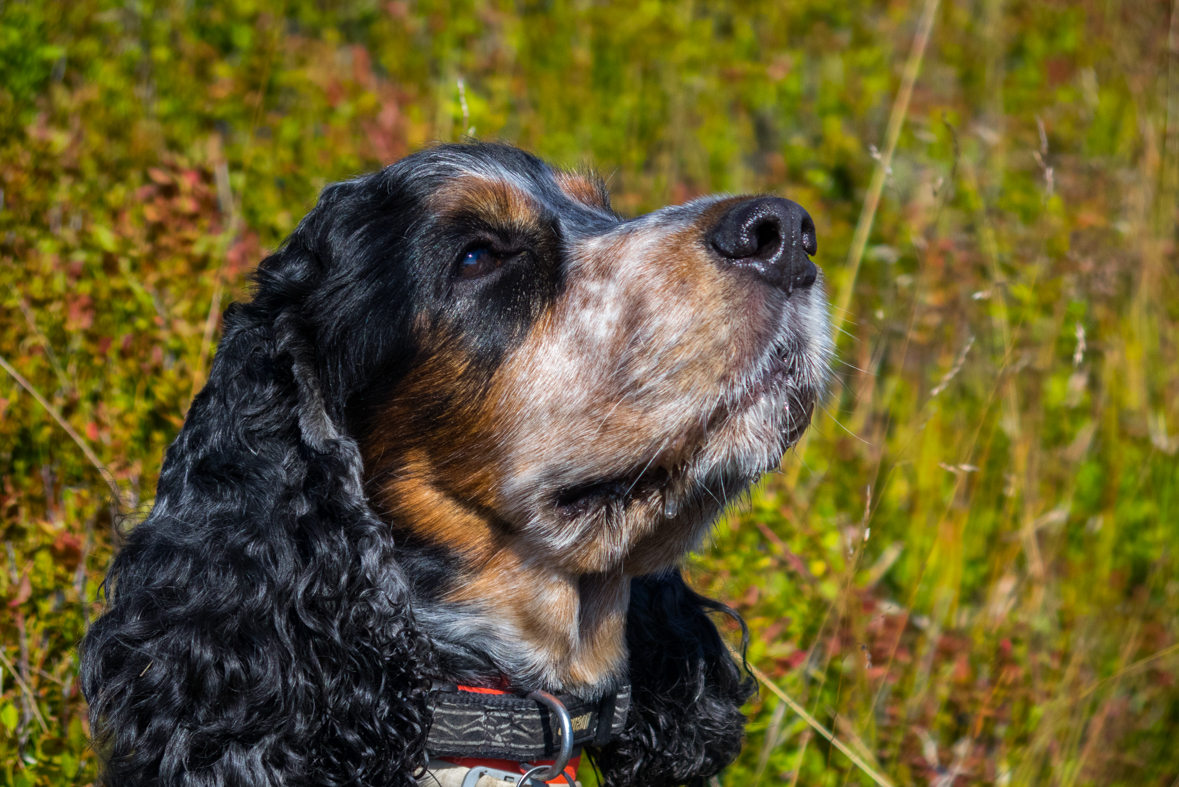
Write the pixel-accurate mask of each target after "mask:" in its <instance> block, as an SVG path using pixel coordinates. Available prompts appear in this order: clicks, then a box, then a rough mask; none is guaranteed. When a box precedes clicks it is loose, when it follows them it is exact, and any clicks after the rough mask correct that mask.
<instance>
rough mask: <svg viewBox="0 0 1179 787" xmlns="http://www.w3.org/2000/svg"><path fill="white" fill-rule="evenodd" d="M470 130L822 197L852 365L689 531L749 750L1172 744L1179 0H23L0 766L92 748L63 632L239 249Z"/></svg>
mask: <svg viewBox="0 0 1179 787" xmlns="http://www.w3.org/2000/svg"><path fill="white" fill-rule="evenodd" d="M927 9H933V11H929V13H930V16H929V19H930V21H931V25H930V27H929V34H928V40H927V41H926V42H925V43H924V44H923V45H922V47H923V48H922V51H921V53H920V54H921V57H920V58H915V57H914V54H915V52H916V51H917V49H918V48H917V47H915V46H914V43H915V41H916V42H917V43H920V41H919V39H920V36H919V32H920V30H921V29H922V28H921V19H922V15H923V13H925V12H926V11H927ZM910 79H911V94H910V95H909V97H907V98H906V93H907V92H908V91H907V90H906V89H905V85H906V84H909V80H910ZM460 80H461V84H462V90H461V93H460V89H459V84H460ZM890 119H891V122H890ZM464 132H470V133H473V134H475V135H477V136H479V137H482V138H502V139H506V140H509V141H513V142H516V143H518V144H521V145H523V146H525V147H527V148H529V149H532V150H534V151H536V152H537V153H539V154H541V155H544V156H546V157H548V158H550V159H552V160H555V161H557V162H560V163H564V164H569V165H579V164H592V165H594V166H596V167H597V168H598V169H599V170H600V171H601V172H602V173H603V174H604V175H605V176H607V177H608V178H609V180H610V186H611V189H612V191H613V192H614V194H615V205H616V207H618V208H619V209H620V210H622V211H624V212H628V213H638V212H642V211H645V210H648V209H651V208H654V207H657V206H660V205H663V204H667V203H668V202H675V201H681V200H684V199H687V198H690V197H691V196H693V195H695V194H699V193H705V192H710V191H731V192H747V191H764V192H773V193H778V194H782V195H785V196H789V197H791V198H792V199H795V200H796V201H798V202H800V203H801V204H803V205H804V206H806V207H807V208H808V210H809V211H810V212H811V214H812V215H813V216H814V217H815V219H816V222H817V224H818V230H819V232H818V236H819V249H820V252H819V257H818V260H819V262H820V264H821V265H822V266H823V268H824V270H825V272H826V274H827V277H828V281H829V285H830V288H831V291H832V296H833V297H832V300H833V303H835V304H836V305H837V311H836V313H835V318H836V320H837V322H839V323H840V324H841V325H842V331H841V333H840V335H839V350H840V352H839V357H840V361H839V365H838V369H837V377H836V380H835V384H834V387H833V390H832V392H831V395H830V397H829V399H828V400H827V402H826V403H825V405H824V407H823V408H822V409H821V410H820V411H819V412H817V414H816V419H815V425H814V428H813V430H812V432H811V433H810V435H809V436H808V438H807V439H806V441H805V444H804V445H802V446H800V447H799V448H798V449H797V450H795V451H794V452H793V453H792V454H791V455H790V456H789V457H788V458H787V460H786V461H785V462H784V464H783V469H782V472H781V473H780V474H777V475H774V476H771V477H770V478H768V479H767V480H766V482H765V483H764V484H763V486H762V487H761V488H760V489H759V490H757V492H756V493H755V494H754V495H753V496H752V498H751V499H750V501H749V502H748V503H747V504H746V505H743V506H741V507H738V508H737V509H735V510H733V511H732V512H730V514H729V515H728V516H727V517H726V518H725V519H724V521H722V522H721V523H719V525H718V528H717V531H716V535H715V538H714V540H713V543H712V544H711V545H710V547H709V549H707V550H706V551H705V552H704V553H702V554H701V555H699V556H698V557H696V558H694V559H693V560H692V562H691V566H690V568H691V573H692V575H693V577H694V581H695V583H696V584H697V585H698V586H700V587H702V588H703V589H705V590H707V591H709V592H711V593H713V594H716V595H719V596H721V597H723V598H725V599H727V600H729V601H730V603H732V604H734V605H735V606H736V607H737V608H738V609H739V610H740V611H741V612H742V614H743V615H745V617H746V619H747V620H748V622H749V624H750V628H751V631H752V634H753V640H752V644H751V647H750V654H749V655H750V661H751V663H752V664H753V665H754V666H756V667H757V668H758V669H759V671H760V672H761V674H762V677H763V678H764V680H765V685H764V686H763V689H762V691H761V693H760V695H759V697H758V698H757V699H756V700H755V701H754V702H753V703H752V704H751V705H750V708H749V710H750V714H751V725H750V734H749V738H748V743H747V746H746V750H745V753H744V754H743V755H742V757H741V759H740V760H739V761H738V762H737V763H735V764H734V766H733V767H732V768H730V769H729V770H728V771H727V772H726V773H725V774H724V775H723V776H722V779H721V782H722V783H723V784H725V785H730V786H737V785H754V784H767V785H768V784H787V785H790V784H801V785H844V784H864V785H869V784H873V783H876V784H884V783H889V782H891V783H893V784H897V785H907V784H928V785H938V786H939V787H953V785H964V784H988V785H991V784H993V785H1041V784H1049V785H1061V786H1062V787H1064V786H1070V787H1071V786H1072V785H1090V784H1091V785H1148V784H1151V785H1153V784H1158V785H1172V784H1174V783H1175V782H1176V779H1177V778H1179V750H1177V749H1176V747H1175V746H1174V743H1173V740H1174V738H1175V735H1176V733H1177V732H1179V690H1177V689H1176V679H1177V678H1179V623H1177V620H1179V565H1177V556H1176V554H1175V551H1176V550H1175V545H1176V544H1179V278H1177V277H1176V272H1177V270H1179V266H1177V264H1176V247H1175V241H1176V206H1177V202H1179V15H1177V14H1176V9H1175V8H1174V7H1173V4H1172V3H1171V2H1161V1H1160V0H1126V1H1125V2H1113V1H1112V0H1109V1H1105V0H1073V1H1072V2H1063V0H1022V1H1017V0H944V1H943V2H941V3H936V2H932V0H925V1H924V2H916V1H915V0H913V1H912V2H904V1H903V0H895V1H891V2H890V1H886V0H874V1H872V2H869V1H868V0H850V1H849V2H846V3H842V4H836V3H831V2H821V1H820V0H797V2H791V3H774V2H768V1H767V2H762V1H760V0H748V1H747V2H741V3H736V2H731V3H728V2H718V3H700V2H687V0H684V1H683V2H648V1H646V0H644V1H643V2H630V3H620V2H611V1H609V0H603V2H599V3H575V4H565V3H548V4H531V3H527V4H522V5H517V4H509V3H506V2H489V1H487V0H472V1H471V2H465V3H457V4H456V3H440V2H414V3H405V2H379V3H378V2H375V1H371V2H370V1H367V0H341V2H333V3H321V2H312V1H311V0H286V2H279V1H276V2H269V1H268V0H247V1H244V2H243V1H242V0H238V1H237V2H229V1H228V0H200V1H199V2H185V1H184V0H139V2H135V3H130V2H115V1H114V0H72V2H64V0H48V1H47V2H20V1H18V0H7V2H4V3H3V4H2V5H0V358H3V360H4V364H3V371H2V372H0V530H2V533H0V536H2V539H3V542H4V544H3V545H4V555H3V556H0V564H3V565H0V602H2V603H4V604H5V605H6V606H5V614H3V615H0V782H3V783H5V784H12V785H20V786H21V787H27V786H31V785H46V786H48V785H60V784H67V783H87V782H89V781H91V780H92V779H93V777H94V762H93V756H92V754H91V753H90V752H89V750H88V749H87V746H86V722H85V716H84V704H83V702H82V699H81V697H80V695H79V692H78V688H77V683H76V671H77V664H76V657H75V654H74V646H75V643H76V642H77V640H78V638H79V637H80V634H81V632H82V630H83V627H84V625H85V623H86V621H87V620H88V619H89V618H90V617H91V616H93V615H94V614H96V612H97V609H98V608H97V607H96V605H95V596H96V588H97V583H98V581H99V580H100V579H101V576H102V574H103V571H104V569H105V566H106V564H107V561H108V560H109V557H110V554H111V544H112V541H113V538H114V536H113V532H114V528H115V525H116V524H117V523H118V522H119V521H120V516H121V514H122V513H129V514H130V519H129V521H131V522H133V521H134V518H135V514H136V512H142V511H143V510H144V509H145V508H146V506H148V505H149V504H150V501H151V496H152V493H153V489H154V484H155V478H156V474H157V472H158V467H159V463H160V460H161V457H162V453H163V449H164V448H165V447H166V446H167V444H168V443H169V441H170V440H171V439H172V438H173V437H174V436H175V434H176V431H177V429H178V428H179V426H180V424H181V423H182V419H183V415H184V411H185V409H186V407H187V403H188V401H189V400H190V398H191V396H192V393H193V391H194V389H195V388H197V387H198V386H199V384H200V381H201V380H202V379H203V374H204V371H205V370H206V369H207V367H208V360H209V356H210V352H211V348H212V347H213V346H215V340H216V335H217V315H218V314H219V312H220V309H221V308H222V307H223V306H224V304H225V303H226V302H227V301H228V299H230V298H241V297H243V296H244V274H245V273H246V272H247V271H248V270H249V268H250V267H251V266H252V265H253V264H255V263H256V262H257V261H258V260H259V259H260V258H261V256H262V255H263V254H264V253H265V250H266V249H268V248H273V247H274V246H275V245H276V244H277V243H278V242H279V241H280V240H281V239H282V237H283V236H284V235H285V234H286V233H288V232H289V231H290V230H291V229H292V228H293V226H294V224H295V222H297V221H298V219H299V218H300V216H301V215H302V214H303V213H304V212H305V211H306V210H307V209H308V208H309V206H310V205H311V204H312V202H313V200H314V197H315V194H316V193H317V191H318V189H319V188H321V187H322V185H323V184H324V183H326V182H328V181H331V180H334V179H339V178H342V177H346V176H348V175H350V174H353V173H357V172H361V171H365V170H368V169H372V168H374V167H377V166H380V165H381V164H382V163H386V162H388V161H391V160H393V159H395V158H397V157H399V156H400V155H403V154H404V153H405V152H407V151H409V150H412V149H414V148H416V147H418V146H420V145H422V144H425V143H427V142H428V141H429V140H432V139H444V140H445V139H454V138H457V137H459V136H460V135H461V134H463V133H464ZM857 226H858V227H860V228H861V229H860V233H859V234H858V235H857V233H856V228H857ZM108 473H109V478H108V477H107V475H106V474H108ZM108 481H109V483H113V484H114V485H115V487H116V488H117V489H118V491H119V495H120V496H121V498H122V501H123V503H122V505H123V508H122V511H121V512H120V511H116V510H115V509H114V508H113V507H112V505H111V503H110V500H111V497H112V490H111V487H110V485H109V484H108ZM798 709H803V710H804V711H805V713H806V714H808V716H809V721H808V720H805V719H804V717H803V716H802V715H801V714H800V713H799V712H798ZM820 728H821V729H823V730H828V731H830V733H831V734H832V735H833V736H834V738H835V739H836V741H837V742H838V745H837V744H836V743H833V742H832V741H830V740H829V737H827V736H824V735H823V734H822V732H821V731H820ZM855 760H858V761H859V764H856V762H855ZM872 773H876V774H878V775H877V776H873V775H872Z"/></svg>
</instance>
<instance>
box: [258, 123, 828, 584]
mask: <svg viewBox="0 0 1179 787" xmlns="http://www.w3.org/2000/svg"><path fill="white" fill-rule="evenodd" d="M294 242H306V243H308V244H309V246H310V248H312V249H313V250H314V252H315V254H316V255H317V257H318V258H319V262H320V264H321V265H322V266H323V268H324V269H325V273H326V274H327V275H328V278H329V279H331V280H336V281H338V286H330V287H327V288H320V289H319V291H318V293H317V296H316V297H317V299H319V305H318V306H317V307H316V308H315V309H313V310H311V312H310V313H312V314H317V315H319V316H318V318H317V319H320V320H322V324H321V326H320V332H321V333H322V334H326V335H329V336H331V337H333V339H332V341H333V342H336V343H338V345H339V346H340V348H342V352H339V353H337V352H329V353H328V355H329V357H332V358H336V359H339V358H343V359H344V360H343V361H340V360H337V361H335V363H336V364H337V365H338V366H339V368H338V369H331V368H329V369H327V370H326V372H327V373H328V375H329V376H331V375H333V374H334V375H337V376H340V377H341V378H342V379H341V380H339V381H338V382H339V383H340V386H341V387H342V388H343V389H346V391H347V400H348V408H347V410H348V416H349V420H350V422H351V423H352V424H353V426H354V431H355V433H356V434H357V435H358V437H359V438H360V440H361V445H362V449H363V452H364V455H365V467H366V475H367V480H368V488H369V492H370V494H371V495H372V496H373V498H375V500H376V501H377V503H378V504H379V507H380V508H381V509H383V511H384V513H385V514H386V516H387V517H388V518H390V519H391V520H392V521H394V522H396V523H398V524H399V526H402V527H408V528H410V529H411V530H412V531H413V535H414V536H415V537H416V538H419V539H423V540H426V541H430V542H437V543H439V544H444V545H446V547H447V548H448V549H453V550H458V551H459V552H460V553H462V554H464V555H466V556H467V557H470V558H474V559H481V558H484V559H485V558H487V557H488V556H489V555H491V554H492V553H494V552H495V551H497V550H500V549H503V548H504V547H505V545H510V548H511V549H512V550H513V551H515V552H516V553H517V554H521V555H524V556H525V559H529V558H534V559H535V560H536V561H537V562H538V563H542V564H544V565H546V566H549V567H557V568H559V569H560V570H563V571H567V572H570V573H575V574H590V573H595V572H604V571H610V570H613V569H615V568H617V567H622V568H623V569H624V571H625V573H627V574H629V575H640V574H647V573H651V572H655V571H659V570H662V569H664V568H667V567H669V566H671V565H673V564H675V563H676V562H677V561H678V560H680V559H681V558H682V556H683V555H684V553H685V552H686V551H688V550H689V549H690V548H692V547H693V546H694V545H695V544H696V543H697V542H698V541H699V539H700V538H701V536H702V535H703V534H704V532H705V530H706V527H707V524H708V523H709V522H710V521H711V520H712V519H713V518H714V517H715V515H716V514H717V513H718V512H719V511H720V510H721V508H722V507H723V506H724V505H725V504H726V502H727V501H729V500H731V499H732V498H733V497H734V496H736V495H739V494H741V493H742V492H744V491H745V490H746V489H748V487H749V485H750V484H751V483H752V482H753V481H754V480H755V479H757V478H758V476H759V475H761V474H762V473H764V472H766V471H767V470H771V469H773V468H775V467H777V465H778V463H779V461H780V460H781V457H782V455H783V452H784V451H785V450H786V449H787V448H788V447H789V446H790V445H791V444H793V443H794V442H795V441H796V440H797V439H798V437H799V436H800V435H801V433H802V431H803V429H804V428H805V427H806V425H807V424H808V423H809V419H810V414H811V410H812V407H813V405H814V402H815V399H816V397H817V396H818V395H819V392H820V390H821V389H822V386H823V384H824V381H825V377H826V373H827V363H828V357H829V355H830V352H831V342H830V337H829V331H828V323H827V305H826V301H825V299H824V296H823V290H822V275H821V273H819V272H818V271H817V269H816V267H815V265H814V264H813V263H812V262H811V260H810V255H812V254H814V253H815V248H816V246H815V244H816V241H815V227H814V223H813V222H812V220H811V218H810V216H808V215H807V213H806V212H805V211H804V210H803V209H802V208H801V207H799V206H798V205H796V204H794V203H792V202H789V201H787V200H784V199H779V198H774V197H755V198H746V197H707V198H703V199H698V200H695V201H693V202H690V203H688V204H686V205H681V206H675V207H668V208H664V209H662V210H659V211H656V212H654V213H650V214H648V215H645V216H642V217H639V218H636V219H623V218H621V217H619V216H618V215H617V214H616V213H614V212H613V211H612V210H611V208H610V202H609V196H608V194H607V192H606V189H605V186H604V184H602V183H601V182H599V181H596V180H593V179H589V178H586V177H582V176H579V175H574V174H569V173H566V172H562V171H559V170H556V169H553V168H551V167H549V166H548V165H546V164H545V163H543V162H541V161H540V160H538V159H536V158H534V157H533V156H530V155H528V154H526V153H523V152H521V151H519V150H517V149H515V148H511V147H506V146H501V145H489V144H478V145H447V146H440V147H435V148H432V149H429V150H426V151H423V152H420V153H418V154H415V155H413V156H410V157H409V158H406V159H404V160H402V161H400V162H398V163H397V164H394V165H393V166H391V167H388V168H386V169H385V170H383V171H381V172H379V173H376V174H373V175H370V176H366V177H363V178H359V179H356V180H353V181H349V182H346V183H342V184H338V185H336V186H333V187H331V189H330V190H329V191H328V192H326V193H325V196H324V198H323V199H322V200H321V202H320V205H319V206H318V207H317V209H316V210H315V211H314V212H313V213H312V214H311V216H309V217H308V219H307V220H306V221H305V222H304V224H303V226H301V227H300V229H299V231H298V232H297V233H296V240H295V241H294ZM276 259H278V260H281V257H279V258H276ZM341 296H343V297H341Z"/></svg>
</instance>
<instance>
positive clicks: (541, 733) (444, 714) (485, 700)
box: [426, 685, 630, 762]
mask: <svg viewBox="0 0 1179 787" xmlns="http://www.w3.org/2000/svg"><path fill="white" fill-rule="evenodd" d="M558 699H559V700H560V701H561V703H562V704H563V705H564V706H565V708H566V710H567V711H568V713H569V720H570V722H572V726H573V746H574V747H579V746H584V745H587V744H592V745H594V746H604V745H606V744H607V743H608V742H609V741H610V740H611V739H612V738H614V737H615V736H617V735H618V734H619V733H621V732H622V728H623V727H624V726H625V725H626V713H627V710H628V709H629V707H630V686H629V685H625V686H623V687H622V688H620V689H618V690H617V691H614V692H611V693H609V694H607V695H606V696H604V697H602V698H600V699H596V700H583V699H580V698H577V697H573V696H570V695H560V696H558ZM430 704H431V707H432V710H433V716H434V721H433V724H431V726H430V734H429V736H428V737H427V738H426V750H427V751H428V752H429V753H430V757H431V758H442V757H447V758H451V757H483V758H488V757H489V758H493V759H504V760H512V761H513V762H520V761H525V762H533V761H538V760H546V759H547V760H551V759H553V758H554V757H555V756H556V755H557V753H558V752H559V751H560V750H561V741H560V736H559V735H558V734H557V731H558V730H560V729H561V726H560V720H559V719H558V718H557V717H556V714H555V713H554V712H553V711H551V710H550V709H549V708H548V707H546V706H545V705H544V704H542V703H540V702H537V701H536V700H532V699H528V698H527V697H520V696H517V695H513V694H509V693H508V692H504V691H500V690H498V689H472V688H469V687H465V686H449V687H442V688H436V689H433V690H432V691H431V692H430Z"/></svg>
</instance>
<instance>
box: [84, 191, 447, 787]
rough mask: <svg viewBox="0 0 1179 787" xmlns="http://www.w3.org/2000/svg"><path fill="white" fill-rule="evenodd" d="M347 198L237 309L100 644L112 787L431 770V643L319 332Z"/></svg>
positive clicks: (229, 316) (98, 679)
mask: <svg viewBox="0 0 1179 787" xmlns="http://www.w3.org/2000/svg"><path fill="white" fill-rule="evenodd" d="M331 191H332V190H331V189H329V190H328V192H325V195H324V198H323V199H321V201H320V205H319V207H318V208H317V209H316V211H315V212H313V213H312V214H311V215H310V216H309V217H308V218H307V219H306V220H305V221H304V223H303V224H301V225H300V228H299V230H297V231H296V233H295V235H294V236H293V237H292V238H291V240H290V241H289V242H288V244H287V245H286V246H285V247H284V249H283V250H282V251H280V252H279V253H278V254H276V255H274V256H273V257H271V258H269V259H268V260H266V261H265V262H264V263H263V264H262V266H261V267H260V269H259V274H258V282H259V286H258V291H257V293H256V297H255V299H254V301H253V302H251V303H250V304H248V305H245V306H236V305H235V306H231V307H230V309H229V310H228V311H227V312H226V316H225V327H224V338H223V340H222V342H221V345H220V347H219V349H218V352H217V356H216V360H215V361H214V363H213V367H212V370H211V373H210V377H209V382H208V385H207V386H206V387H205V389H204V390H203V391H202V392H201V394H200V395H199V396H197V397H196V399H195V400H194V401H193V404H192V409H191V410H190V412H189V414H188V417H187V420H186V423H185V425H184V428H183V429H182V431H181V433H180V436H179V437H178V439H177V440H176V442H175V444H174V445H172V447H171V448H170V449H169V450H168V453H167V457H166V459H165V462H164V466H163V470H162V472H161V475H160V481H159V487H158V493H157V497H156V502H155V506H154V508H153V509H152V511H151V513H150V515H149V516H148V517H147V519H146V520H145V521H144V522H143V523H142V524H140V525H139V526H137V527H136V528H134V530H133V531H132V532H131V533H130V535H129V537H128V541H127V544H126V545H125V547H124V548H123V550H122V551H121V552H120V553H119V555H118V556H117V557H116V558H115V560H114V563H113V564H112V567H111V570H110V573H109V575H108V578H107V582H106V587H105V589H106V594H107V611H106V614H104V615H103V616H102V617H101V618H99V619H98V620H97V621H96V622H95V624H94V625H93V626H92V627H91V629H90V631H89V633H88V634H87V636H86V638H85V640H84V642H83V644H82V685H83V688H84V691H85V694H86V697H87V699H88V700H89V702H90V714H91V729H92V732H93V735H94V740H95V744H96V748H97V750H98V751H99V753H100V754H101V755H102V757H103V758H104V761H105V770H104V780H105V782H106V783H107V784H109V785H120V786H121V785H148V784H151V785H182V784H183V785H186V787H187V786H195V785H200V786H202V787H215V786H217V785H246V784H249V785H274V787H278V785H282V787H296V785H310V784H317V785H320V784H326V785H340V786H341V787H343V785H370V784H371V785H377V784H379V785H382V786H384V785H392V786H394V787H401V786H403V785H405V786H408V785H413V784H415V782H414V780H413V773H414V772H415V771H417V770H418V769H420V768H421V767H422V766H424V764H425V757H424V746H425V733H426V727H427V725H428V715H427V708H426V695H425V691H426V689H427V688H428V685H427V682H426V681H427V678H426V677H425V675H426V674H427V673H428V666H429V659H430V655H429V646H428V644H427V641H426V640H425V638H424V637H423V636H422V635H421V634H420V633H419V632H418V630H417V629H416V628H415V625H414V621H413V617H412V613H411V612H410V608H409V600H408V588H407V584H406V581H405V578H404V575H403V574H402V571H401V569H400V567H399V566H398V565H397V563H396V561H395V558H394V549H393V541H392V537H391V536H390V534H389V528H388V527H387V526H385V525H384V524H382V523H381V522H380V521H379V520H378V519H377V518H376V517H375V516H374V515H373V513H372V512H371V511H370V509H369V508H368V506H367V504H366V502H365V499H364V494H363V491H362V486H361V484H362V467H361V458H360V452H359V450H358V448H357V445H356V443H355V442H354V441H353V440H352V438H351V437H349V436H348V435H346V434H343V433H342V432H341V431H340V427H339V426H338V424H339V422H340V421H339V416H338V413H339V412H340V410H341V409H342V408H341V406H339V405H338V404H337V403H336V400H335V399H333V397H332V392H330V391H325V390H324V386H323V385H321V381H320V379H319V376H318V375H317V372H316V366H317V364H316V359H315V357H314V347H315V339H314V336H313V335H312V331H313V328H312V327H311V325H312V324H311V322H310V320H309V319H308V318H306V317H305V316H304V313H305V311H306V306H305V302H306V299H307V296H308V295H309V294H310V293H311V292H312V291H313V290H314V288H315V284H316V281H317V280H318V278H319V277H320V276H323V275H325V262H324V260H323V259H321V258H320V256H321V255H319V254H318V253H317V240H316V237H317V230H316V222H317V221H320V220H321V216H322V213H323V211H324V210H325V209H326V208H325V205H327V206H328V207H330V203H331V201H332V200H333V199H334V198H335V197H333V195H332V193H331ZM318 234H319V235H323V233H318ZM334 414H335V415H334Z"/></svg>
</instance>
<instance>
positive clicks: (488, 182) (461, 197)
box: [430, 176, 540, 231]
mask: <svg viewBox="0 0 1179 787" xmlns="http://www.w3.org/2000/svg"><path fill="white" fill-rule="evenodd" d="M430 206H431V207H432V208H433V209H434V210H435V211H437V212H438V213H440V214H451V215H454V214H460V213H471V214H474V215H476V216H479V217H481V218H483V219H484V220H486V221H490V222H495V223H498V224H501V225H503V226H504V227H506V228H511V229H519V230H523V231H534V230H537V229H538V228H539V227H540V210H539V208H538V206H537V204H536V202H535V201H534V200H533V198H532V196H531V195H529V194H527V193H525V192H523V191H521V190H520V189H518V188H516V187H515V186H513V185H512V184H511V183H508V182H506V181H502V180H492V179H487V178H481V177H477V176H470V177H465V178H461V179H459V180H456V181H454V182H452V183H450V184H448V185H447V186H445V187H443V188H442V189H440V190H439V191H438V193H437V194H435V195H434V197H433V198H432V199H431V200H430Z"/></svg>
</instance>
